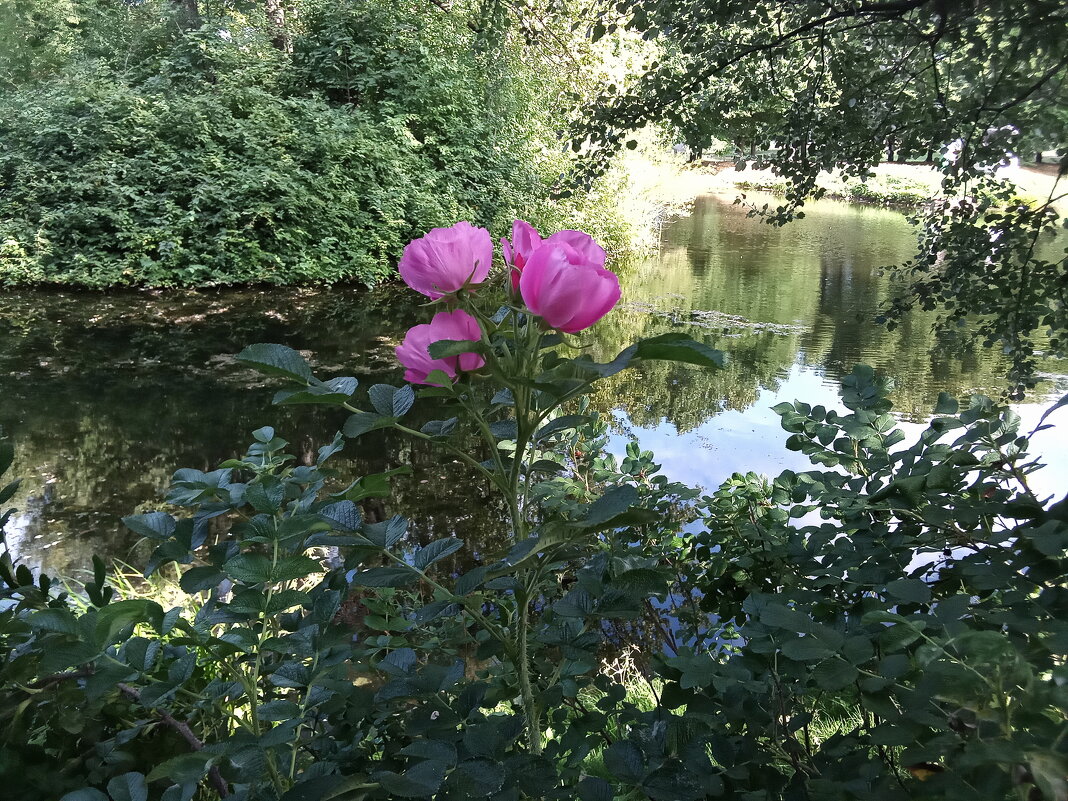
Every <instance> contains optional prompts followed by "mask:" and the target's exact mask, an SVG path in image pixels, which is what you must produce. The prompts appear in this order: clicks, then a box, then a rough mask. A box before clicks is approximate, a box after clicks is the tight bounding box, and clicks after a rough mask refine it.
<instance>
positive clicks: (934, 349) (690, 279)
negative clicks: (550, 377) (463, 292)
mask: <svg viewBox="0 0 1068 801" xmlns="http://www.w3.org/2000/svg"><path fill="white" fill-rule="evenodd" d="M913 243H914V238H913V233H912V231H911V230H910V228H909V226H908V225H907V223H906V222H905V219H904V217H903V216H902V215H900V214H898V213H896V212H893V211H887V210H883V209H877V208H868V207H858V206H852V205H848V204H843V203H838V202H834V201H820V202H818V203H813V204H811V205H810V206H809V207H808V209H807V217H806V219H804V220H801V221H798V222H795V223H792V224H790V225H789V226H786V227H784V228H774V227H772V226H769V225H766V224H764V223H762V222H761V221H759V220H757V219H753V218H749V217H747V216H746V213H745V209H744V208H741V207H739V206H735V205H733V204H732V202H731V198H721V197H715V196H710V197H706V198H701V199H699V200H698V202H697V203H696V205H695V208H694V211H693V214H692V215H690V216H687V217H684V218H681V219H678V220H676V221H674V222H672V223H670V224H669V225H667V226H665V228H664V230H663V241H662V247H661V252H660V254H659V256H658V257H657V258H652V259H649V260H647V261H645V262H643V263H641V264H639V265H636V266H634V267H633V268H631V269H629V270H628V271H627V272H626V273H625V274H624V302H623V305H622V307H621V308H620V310H618V311H617V312H614V313H613V314H612V315H610V316H609V317H608V318H606V320H605V321H604V322H603V323H602V324H601V325H600V326H598V328H597V330H596V332H595V333H594V334H593V335H592V338H591V343H592V345H593V346H594V348H595V350H596V351H598V353H599V354H600V355H604V356H609V355H614V352H615V351H618V350H619V349H621V348H622V347H624V346H626V345H627V344H630V342H631V341H633V340H634V339H635V338H638V337H641V336H649V335H652V334H655V333H660V332H663V331H666V330H681V331H685V332H687V333H689V334H691V335H692V336H694V337H695V338H701V339H703V340H704V341H706V342H708V343H709V344H710V345H712V346H713V347H717V348H720V349H722V350H724V351H726V352H727V353H728V354H729V357H730V365H729V367H728V369H726V370H724V371H722V372H720V373H716V374H709V373H707V372H703V371H697V370H693V369H690V368H688V367H685V366H679V365H667V364H649V365H645V366H643V367H642V368H640V369H639V370H631V371H626V372H624V373H622V374H620V375H618V376H616V377H614V378H613V379H611V380H609V381H607V382H604V383H603V384H602V385H601V386H602V389H601V390H600V391H599V392H598V393H597V396H596V397H595V402H596V403H597V404H598V405H599V406H600V407H601V408H603V409H605V410H606V411H611V413H612V414H613V417H614V419H615V421H616V423H617V429H618V432H619V433H618V434H617V436H616V437H615V438H614V439H613V447H614V448H618V449H619V450H622V448H623V446H624V444H625V441H626V438H627V436H630V435H636V436H637V437H638V438H639V439H640V440H641V441H642V444H643V446H644V447H647V448H652V449H653V450H654V451H655V452H656V453H657V456H658V460H659V461H660V462H661V463H662V464H663V465H664V469H665V471H666V472H667V473H668V474H669V475H671V476H672V477H673V478H676V479H678V480H683V481H687V482H689V483H694V484H701V485H703V486H705V487H713V486H715V485H716V484H718V483H719V482H720V481H721V480H722V479H724V478H726V477H727V476H728V475H730V473H731V472H734V471H736V470H756V471H758V472H764V473H768V474H772V475H774V474H776V473H778V472H779V471H780V470H782V469H784V468H787V467H789V468H791V469H799V468H804V467H805V466H806V464H807V463H806V462H805V461H804V460H803V459H802V458H801V457H800V456H799V455H798V454H796V453H792V452H790V451H787V450H786V449H785V447H784V445H783V443H784V442H785V439H786V435H785V434H784V433H783V432H782V431H781V429H780V428H779V426H778V418H777V416H776V415H775V414H774V413H773V412H771V411H770V408H769V407H770V406H771V405H773V404H775V403H777V402H779V401H781V400H794V399H801V400H805V401H807V402H810V403H823V404H824V405H826V406H835V405H838V406H840V403H839V401H838V391H837V387H838V382H839V381H840V379H841V377H842V376H843V375H845V374H848V373H849V372H850V371H851V370H852V368H853V365H854V364H856V363H858V362H865V363H868V364H871V365H872V366H874V367H876V369H878V370H880V371H881V372H883V373H884V374H887V375H890V376H892V377H893V378H894V379H895V381H896V389H895V391H894V400H895V403H896V404H897V408H898V411H899V414H900V416H901V417H902V419H903V421H904V424H905V425H906V427H907V428H908V429H909V430H910V431H913V430H918V429H919V427H920V424H921V423H922V422H923V421H924V420H925V419H926V418H927V416H928V414H929V412H930V410H931V409H932V408H933V405H934V403H935V400H936V398H937V396H938V393H939V392H941V391H947V392H950V393H952V394H953V395H956V396H958V397H959V396H963V395H965V394H968V393H971V392H977V391H980V392H986V393H992V394H996V393H998V392H1000V391H1001V388H1002V378H1001V376H1002V375H1003V374H1004V370H1005V365H1004V363H1003V360H1002V359H1001V358H999V357H998V355H996V354H993V353H989V352H980V353H971V354H963V355H962V354H959V353H953V352H951V349H948V350H947V348H949V346H952V344H953V343H940V342H938V341H937V340H936V339H935V338H934V336H933V335H932V334H931V332H930V326H931V322H932V319H933V318H932V317H931V316H930V315H927V314H915V315H913V316H911V317H910V318H908V319H906V320H905V321H904V324H903V325H901V326H900V327H899V328H898V329H897V330H895V331H892V332H888V331H886V330H884V329H881V328H878V327H877V326H875V325H874V324H873V323H872V322H871V320H872V317H873V316H874V313H875V310H876V309H877V308H878V306H879V304H880V302H881V301H883V300H884V299H885V298H886V297H887V295H888V292H889V287H888V283H887V279H886V278H885V277H884V276H883V275H882V274H881V272H880V268H881V267H884V266H886V265H888V264H892V263H897V262H901V261H904V260H905V259H907V258H908V257H909V256H910V255H911V250H912V247H913ZM414 300H415V298H413V296H412V293H410V292H408V291H407V290H405V289H403V288H398V287H383V288H380V289H377V290H374V291H370V292H369V291H365V290H362V289H358V288H348V287H334V288H329V289H321V290H294V289H270V290H228V291H212V292H168V293H140V292H124V293H110V294H76V293H56V292H17V293H9V294H7V295H5V296H3V297H0V428H2V430H3V431H4V432H5V433H7V434H8V435H10V436H11V437H12V438H13V439H14V441H15V444H16V448H17V455H16V462H15V468H14V472H15V473H16V474H17V475H18V476H19V477H21V478H22V479H23V487H22V489H21V491H20V493H19V495H18V496H17V497H16V499H15V503H16V505H17V506H18V508H19V509H20V510H21V512H20V514H19V515H18V516H16V517H15V518H14V519H13V521H12V522H11V523H10V524H9V542H10V546H11V548H12V550H13V551H14V552H15V553H16V554H17V555H21V556H23V557H25V558H27V559H28V560H29V561H31V562H32V563H34V564H36V565H39V566H41V567H43V568H45V569H47V570H49V571H51V572H59V573H67V574H69V573H71V572H73V571H76V570H78V569H82V568H84V567H85V566H86V565H88V563H89V557H90V555H91V554H92V553H93V552H94V551H97V552H103V553H106V554H109V555H111V556H114V557H117V558H124V559H128V560H131V561H134V562H138V561H140V558H141V556H140V553H139V552H138V551H136V550H135V544H136V540H135V538H134V537H133V536H132V535H131V534H130V533H129V532H126V531H125V530H124V529H123V527H122V526H121V524H120V523H119V522H118V521H119V518H120V517H122V516H123V515H126V514H130V513H131V512H134V511H139V510H144V509H148V508H156V507H158V505H159V503H160V499H161V497H162V494H163V491H164V489H165V488H166V485H167V483H168V480H169V477H170V475H171V473H173V471H174V470H175V469H176V468H179V467H196V468H199V469H210V468H212V467H214V465H216V464H217V463H218V462H220V461H222V460H225V459H228V458H232V457H234V456H237V455H239V454H240V453H242V452H243V451H244V448H245V447H246V445H247V443H248V441H249V432H251V431H252V430H253V429H255V428H258V427H259V426H261V425H264V424H271V425H273V426H274V427H275V428H276V429H277V430H278V431H279V433H280V434H281V435H283V436H285V437H286V438H287V439H289V440H290V442H291V443H292V447H293V449H295V450H293V451H292V452H293V453H295V454H296V455H297V456H298V457H303V456H305V455H309V454H313V453H314V451H315V449H316V448H318V447H319V446H321V445H322V444H325V443H326V442H328V441H329V440H330V439H331V438H332V437H333V434H334V432H335V431H336V430H337V429H338V428H339V427H340V425H341V423H342V422H343V416H342V415H339V413H338V412H336V411H331V410H315V409H299V408H298V409H284V408H279V407H273V406H271V405H270V397H271V394H272V392H273V390H272V386H271V382H269V381H264V380H263V379H261V378H259V377H258V376H257V375H255V374H253V373H251V372H249V371H247V370H244V369H242V368H240V367H239V366H238V365H237V364H236V363H235V362H234V359H233V354H235V353H237V352H238V351H240V350H241V348H242V347H244V346H245V345H247V344H249V343H252V342H281V343H284V344H287V345H290V346H291V347H294V348H297V349H300V350H302V351H304V352H305V353H306V354H307V356H308V357H309V359H310V360H311V361H312V363H313V365H314V366H315V367H316V369H317V371H318V372H319V374H321V375H324V376H332V375H356V376H357V377H359V379H360V381H361V383H362V384H363V385H364V386H369V385H370V384H372V383H375V382H377V381H389V382H393V383H397V382H399V381H400V371H399V370H397V369H396V365H395V362H394V360H393V355H392V350H393V347H394V346H395V345H396V344H397V342H398V341H399V339H400V338H401V337H402V336H403V333H404V331H405V330H406V329H407V327H408V326H409V325H411V324H413V323H415V322H419V321H421V320H422V319H423V317H425V315H426V310H425V309H420V308H418V307H417V306H416V305H415V304H414ZM939 346H945V347H942V348H941V349H940V348H939ZM1044 368H1045V369H1046V370H1047V372H1048V373H1050V375H1051V380H1050V381H1049V382H1047V384H1046V385H1044V387H1043V393H1042V394H1048V393H1051V392H1055V391H1058V390H1059V391H1060V392H1061V393H1062V394H1063V393H1064V392H1065V391H1068V377H1066V376H1065V375H1064V374H1065V373H1068V366H1065V365H1064V363H1063V362H1061V363H1057V362H1052V363H1049V364H1047V365H1044ZM1017 408H1018V410H1019V411H1020V412H1021V414H1022V415H1023V416H1024V418H1025V422H1028V421H1031V423H1032V424H1033V421H1035V420H1037V417H1038V414H1039V413H1040V409H1041V408H1042V407H1041V406H1040V405H1039V404H1038V403H1035V402H1030V403H1026V404H1020V405H1018V407H1017ZM1061 415H1062V416H1064V417H1068V410H1065V411H1062V412H1061ZM1064 431H1068V421H1064V422H1062V424H1061V426H1060V428H1059V430H1058V429H1054V430H1053V431H1047V432H1043V434H1042V435H1040V438H1039V440H1038V441H1037V445H1038V447H1039V449H1040V450H1041V452H1042V453H1043V455H1044V456H1045V457H1047V461H1049V462H1050V467H1049V468H1047V470H1045V471H1043V472H1044V474H1045V475H1042V474H1040V479H1039V481H1037V482H1036V483H1037V485H1038V486H1039V488H1040V489H1046V490H1048V491H1049V492H1051V493H1052V492H1056V491H1058V490H1059V491H1060V492H1063V487H1064V486H1066V485H1068V457H1066V454H1068V448H1066V447H1065V446H1066V445H1068V437H1066V436H1065V435H1064V434H1063V432H1064ZM345 455H346V457H347V458H345V459H342V460H340V461H339V462H338V467H339V468H340V469H341V471H342V473H343V474H344V476H343V477H344V478H348V477H350V476H356V475H361V474H363V473H366V472H370V471H377V470H381V469H386V468H389V467H394V466H396V465H397V464H402V463H411V464H412V465H413V467H414V474H413V476H412V477H410V478H404V479H401V480H399V481H398V482H397V483H396V493H395V496H394V497H393V498H392V499H390V500H389V501H388V502H387V504H386V509H384V510H383V511H385V512H388V513H393V512H398V513H401V514H404V515H406V516H408V517H410V518H412V519H413V521H415V526H414V534H413V536H415V537H417V538H419V539H420V540H425V539H426V538H428V537H431V536H441V535H442V534H444V533H447V532H455V533H456V534H457V535H459V536H461V537H463V538H464V539H466V540H467V541H468V542H470V543H472V544H473V545H474V546H475V547H478V548H479V549H482V550H487V549H492V548H493V547H494V546H495V544H496V543H495V541H494V540H495V538H496V537H499V536H500V534H499V532H500V530H501V527H500V525H499V522H498V521H499V520H500V518H501V514H502V510H501V509H500V507H499V506H498V505H497V503H496V501H495V500H494V499H493V498H491V497H487V496H485V495H483V494H482V493H481V491H480V489H479V488H478V487H477V486H476V485H469V484H466V483H465V482H464V480H463V479H464V475H465V474H463V472H462V471H461V469H460V468H459V467H455V466H448V467H441V466H440V464H439V461H438V458H437V455H436V454H434V453H432V452H430V451H429V450H427V449H426V448H425V447H423V446H421V445H416V446H412V445H411V444H410V443H405V442H400V441H398V442H387V441H386V440H385V439H384V437H383V436H382V435H378V436H372V437H369V438H363V439H361V440H359V441H358V442H356V443H349V444H348V445H347V447H346V452H345ZM464 486H466V487H468V488H469V490H470V491H464V492H460V491H458V490H457V488H458V487H464Z"/></svg>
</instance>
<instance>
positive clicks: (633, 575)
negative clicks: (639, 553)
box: [611, 567, 669, 598]
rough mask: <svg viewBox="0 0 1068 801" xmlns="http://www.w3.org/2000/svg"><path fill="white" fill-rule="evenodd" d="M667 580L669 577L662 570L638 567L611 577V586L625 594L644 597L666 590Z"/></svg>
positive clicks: (659, 593)
mask: <svg viewBox="0 0 1068 801" xmlns="http://www.w3.org/2000/svg"><path fill="white" fill-rule="evenodd" d="M668 582H669V577H668V575H667V574H666V573H665V572H664V571H661V570H655V569H653V568H647V567H640V568H636V569H634V570H627V571H625V572H623V573H620V574H619V575H618V576H616V577H615V578H613V579H612V582H611V587H612V589H614V590H618V591H619V592H623V593H626V594H627V595H633V596H637V597H641V598H645V597H648V596H650V595H661V594H663V593H664V592H666V591H667V587H668Z"/></svg>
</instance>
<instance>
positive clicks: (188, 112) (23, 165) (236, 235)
mask: <svg viewBox="0 0 1068 801" xmlns="http://www.w3.org/2000/svg"><path fill="white" fill-rule="evenodd" d="M0 137H2V138H3V140H4V141H5V142H7V143H9V146H8V147H7V148H5V149H4V150H3V151H0V176H2V178H0V184H2V187H3V191H2V192H0V240H3V242H4V245H3V251H2V253H3V255H2V261H0V264H2V268H0V269H2V272H0V275H2V276H3V278H4V279H5V281H7V282H9V283H23V282H56V283H70V284H81V285H85V286H92V287H105V286H111V285H115V284H141V285H156V286H158V285H169V284H216V283H230V282H255V281H266V282H275V283H292V282H299V281H311V280H318V281H336V280H340V279H344V278H359V279H361V280H364V281H373V280H375V279H378V278H380V277H382V276H384V275H386V274H387V273H388V272H389V271H390V270H391V269H392V265H393V264H394V263H395V259H396V257H397V256H398V255H399V253H400V250H401V248H402V247H403V244H404V243H405V242H407V241H408V239H410V238H411V236H412V235H413V233H415V232H416V226H434V225H438V224H443V223H444V222H445V221H446V220H448V219H450V218H452V217H454V216H455V215H456V214H457V213H458V206H459V199H458V198H457V197H456V196H455V195H456V188H455V186H451V185H450V183H449V180H448V178H447V177H446V176H444V175H443V174H442V173H440V172H439V171H437V170H435V169H434V167H433V164H432V163H430V161H429V160H428V159H427V158H426V157H425V155H423V154H422V153H420V151H419V147H418V145H417V143H415V142H414V141H413V140H412V138H411V136H410V135H409V134H408V132H407V131H406V130H405V128H404V126H403V124H402V123H401V121H400V120H383V121H374V120H371V119H369V117H368V115H367V114H366V113H365V112H362V111H360V110H359V109H338V108H332V107H330V106H328V105H327V104H326V103H324V102H322V101H318V100H314V99H303V98H284V97H279V96H277V95H273V94H271V93H268V92H266V91H264V90H262V89H259V88H226V89H222V90H220V91H218V92H212V93H197V94H189V95H187V94H181V93H161V94H146V93H144V92H135V91H133V90H131V89H129V88H127V87H123V86H121V85H108V84H105V83H103V82H99V83H95V84H92V85H90V86H87V87H75V86H72V85H61V86H54V87H51V88H49V89H47V90H45V91H43V92H41V93H40V94H39V95H38V97H37V100H36V102H34V103H33V104H32V105H25V106H22V107H19V108H11V109H8V110H7V114H6V116H5V118H4V119H2V120H0ZM459 213H462V212H459Z"/></svg>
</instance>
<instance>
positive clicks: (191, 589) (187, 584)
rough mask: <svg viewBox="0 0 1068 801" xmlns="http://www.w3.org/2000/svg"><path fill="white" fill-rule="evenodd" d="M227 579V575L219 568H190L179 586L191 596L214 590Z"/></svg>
mask: <svg viewBox="0 0 1068 801" xmlns="http://www.w3.org/2000/svg"><path fill="white" fill-rule="evenodd" d="M225 578H226V575H225V574H224V572H222V570H220V569H219V568H218V567H211V566H209V565H208V566H202V567H190V568H189V569H188V570H186V571H185V572H184V574H182V579H179V581H178V585H179V586H180V587H182V590H183V592H186V593H189V594H190V595H191V594H192V593H199V592H202V591H204V590H213V588H215V587H217V586H218V585H219V582H221V581H222V580H223V579H225Z"/></svg>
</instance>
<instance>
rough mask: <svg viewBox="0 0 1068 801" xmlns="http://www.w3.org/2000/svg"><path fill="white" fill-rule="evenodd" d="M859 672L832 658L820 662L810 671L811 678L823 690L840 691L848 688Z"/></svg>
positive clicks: (842, 661)
mask: <svg viewBox="0 0 1068 801" xmlns="http://www.w3.org/2000/svg"><path fill="white" fill-rule="evenodd" d="M858 675H860V672H859V671H858V670H857V669H856V668H855V667H854V666H853V665H851V664H849V663H848V662H846V661H844V660H842V659H838V658H833V659H825V660H824V661H822V662H820V663H819V664H818V665H816V667H815V668H814V669H813V671H812V677H813V678H814V679H815V680H816V684H818V685H819V686H820V687H821V688H823V689H824V690H841V689H843V688H844V687H848V686H849V685H850V684H852V683H853V681H854V680H855V679H856V677H857V676H858Z"/></svg>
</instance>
